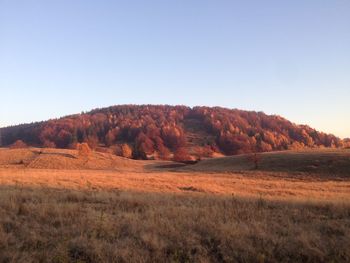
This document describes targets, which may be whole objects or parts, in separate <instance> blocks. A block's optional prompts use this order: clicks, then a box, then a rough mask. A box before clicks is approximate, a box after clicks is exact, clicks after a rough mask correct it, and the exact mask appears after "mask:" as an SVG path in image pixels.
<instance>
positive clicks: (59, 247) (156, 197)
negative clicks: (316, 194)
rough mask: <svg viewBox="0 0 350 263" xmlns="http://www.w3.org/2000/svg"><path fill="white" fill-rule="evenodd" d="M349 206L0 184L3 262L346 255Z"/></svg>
mask: <svg viewBox="0 0 350 263" xmlns="http://www.w3.org/2000/svg"><path fill="white" fill-rule="evenodd" d="M349 248H350V205H349V204H322V203H297V202H276V201H265V200H263V199H241V198H236V197H222V196H209V195H202V196H199V195H191V194H187V195H171V194H155V193H133V192H120V191H75V190H67V189H61V190H57V189H56V190H54V189H49V188H23V187H19V186H17V187H2V188H1V189H0V259H1V262H349V260H350V249H349Z"/></svg>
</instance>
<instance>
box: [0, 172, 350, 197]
mask: <svg viewBox="0 0 350 263" xmlns="http://www.w3.org/2000/svg"><path fill="white" fill-rule="evenodd" d="M0 184H1V185H23V186H35V187H36V186H45V187H46V186H48V187H52V188H67V189H82V190H84V189H92V188H93V189H99V190H104V189H107V190H109V189H120V190H133V191H139V192H162V193H167V192H171V193H181V192H196V193H198V194H203V193H208V194H219V195H236V196H245V197H264V198H270V199H280V200H284V199H288V200H289V199H298V200H323V201H340V202H342V201H346V200H350V181H349V180H346V179H340V180H337V181H335V180H324V179H318V178H315V177H313V178H308V177H307V176H306V175H302V176H301V177H295V178H293V177H290V176H289V175H288V174H282V173H262V172H245V173H227V174H204V173H203V174H198V173H194V174H191V173H176V172H127V171H122V172H116V171H96V170H47V169H0Z"/></svg>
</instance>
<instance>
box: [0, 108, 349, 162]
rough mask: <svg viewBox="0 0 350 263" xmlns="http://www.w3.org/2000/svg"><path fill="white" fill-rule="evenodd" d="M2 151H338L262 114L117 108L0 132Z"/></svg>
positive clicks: (177, 156)
mask: <svg viewBox="0 0 350 263" xmlns="http://www.w3.org/2000/svg"><path fill="white" fill-rule="evenodd" d="M1 134H2V144H3V146H10V145H12V144H13V143H15V142H16V141H18V140H22V141H24V142H25V143H26V144H28V145H31V146H36V147H47V148H66V149H69V148H72V149H74V148H75V145H76V144H77V143H81V142H87V143H88V144H89V146H90V147H91V148H93V149H96V148H100V149H101V148H103V149H104V151H108V152H111V153H114V154H117V155H120V156H124V157H128V158H135V159H174V160H177V161H184V160H190V159H194V158H202V157H213V156H220V155H221V156H222V155H226V156H229V155H236V154H242V153H250V152H269V151H279V150H288V149H302V148H305V147H308V148H310V147H342V146H344V144H345V143H347V144H349V142H345V141H342V140H341V139H339V138H337V137H335V136H333V135H330V134H325V133H323V132H319V131H316V130H315V129H312V128H310V127H308V126H305V125H297V124H294V123H292V122H290V121H288V120H286V119H284V118H282V117H280V116H274V115H273V116H272V115H266V114H264V113H263V112H253V111H243V110H237V109H233V110H231V109H225V108H220V107H214V108H210V107H194V108H190V107H186V106H165V105H163V106H162V105H141V106H137V105H122V106H113V107H109V108H103V109H96V110H93V111H90V112H87V113H81V114H76V115H71V116H66V117H63V118H60V119H54V120H49V121H45V122H39V123H32V124H24V125H18V126H12V127H7V128H3V129H1Z"/></svg>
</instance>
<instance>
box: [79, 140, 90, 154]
mask: <svg viewBox="0 0 350 263" xmlns="http://www.w3.org/2000/svg"><path fill="white" fill-rule="evenodd" d="M77 150H78V154H79V156H82V157H88V156H89V155H90V154H91V149H90V147H89V145H88V144H87V143H86V142H84V143H78V144H77Z"/></svg>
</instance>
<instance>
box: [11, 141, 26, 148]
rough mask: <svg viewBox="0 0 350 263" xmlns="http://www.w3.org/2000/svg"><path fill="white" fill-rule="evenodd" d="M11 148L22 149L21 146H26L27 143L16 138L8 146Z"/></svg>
mask: <svg viewBox="0 0 350 263" xmlns="http://www.w3.org/2000/svg"><path fill="white" fill-rule="evenodd" d="M10 148H11V149H23V148H28V145H27V144H26V143H25V142H23V141H22V140H17V141H16V142H15V143H13V144H12V145H11V146H10Z"/></svg>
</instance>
